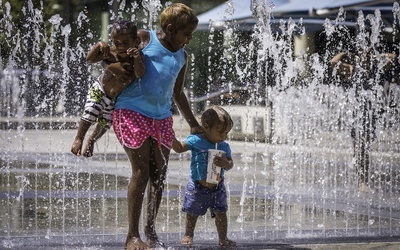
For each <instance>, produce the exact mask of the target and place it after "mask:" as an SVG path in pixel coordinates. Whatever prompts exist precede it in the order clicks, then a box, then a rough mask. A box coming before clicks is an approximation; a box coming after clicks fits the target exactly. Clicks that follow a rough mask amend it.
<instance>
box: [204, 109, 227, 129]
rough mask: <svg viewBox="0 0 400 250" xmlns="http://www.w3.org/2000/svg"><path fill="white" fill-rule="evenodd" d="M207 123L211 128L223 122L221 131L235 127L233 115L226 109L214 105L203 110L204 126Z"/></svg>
mask: <svg viewBox="0 0 400 250" xmlns="http://www.w3.org/2000/svg"><path fill="white" fill-rule="evenodd" d="M206 124H207V125H208V126H209V127H210V128H213V127H214V126H217V125H220V124H222V125H223V126H222V129H221V131H225V130H226V129H227V128H232V127H233V121H232V118H231V116H230V115H229V113H228V112H227V111H226V110H225V109H223V108H221V107H219V106H212V107H210V108H208V109H206V110H205V111H204V112H203V114H202V115H201V125H202V126H204V125H206Z"/></svg>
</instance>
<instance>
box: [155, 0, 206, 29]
mask: <svg viewBox="0 0 400 250" xmlns="http://www.w3.org/2000/svg"><path fill="white" fill-rule="evenodd" d="M198 23H199V19H198V18H197V16H196V14H195V13H194V11H193V10H192V9H191V8H189V7H188V6H186V5H185V4H183V3H174V4H172V5H170V6H169V7H167V8H166V9H165V10H164V11H163V12H161V14H160V25H161V28H162V30H163V31H164V32H166V28H167V26H168V24H172V25H173V26H174V27H175V29H176V30H182V29H183V28H184V27H185V26H187V25H191V24H196V25H197V24H198Z"/></svg>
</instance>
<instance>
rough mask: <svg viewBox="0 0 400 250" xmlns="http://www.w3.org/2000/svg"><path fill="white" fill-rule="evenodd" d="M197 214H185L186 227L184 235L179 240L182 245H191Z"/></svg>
mask: <svg viewBox="0 0 400 250" xmlns="http://www.w3.org/2000/svg"><path fill="white" fill-rule="evenodd" d="M198 217H199V216H197V215H193V214H189V213H187V214H186V229H185V235H184V236H183V238H182V240H181V244H182V245H192V244H193V237H194V229H195V228H196V222H197V218H198Z"/></svg>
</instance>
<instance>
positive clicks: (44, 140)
mask: <svg viewBox="0 0 400 250" xmlns="http://www.w3.org/2000/svg"><path fill="white" fill-rule="evenodd" d="M176 119H178V118H176ZM175 131H176V133H177V137H178V138H184V137H185V136H186V135H187V134H188V127H187V126H185V125H181V123H177V125H176V127H175ZM75 132H76V131H75V130H57V129H49V130H39V131H37V130H25V131H17V130H1V131H0V151H1V152H3V153H4V152H9V153H10V154H12V153H15V152H26V153H29V154H31V153H33V154H35V153H37V154H57V153H65V152H69V149H70V146H71V144H72V141H73V138H74V136H75ZM230 144H231V147H232V151H233V152H238V153H246V154H253V153H263V152H265V151H266V150H269V151H271V150H279V146H274V147H270V146H269V145H266V144H264V143H256V144H255V143H252V142H244V141H231V142H230ZM114 145H115V146H114ZM106 148H107V149H108V150H110V148H112V151H113V152H111V153H112V154H115V153H117V154H119V155H121V156H123V155H124V154H125V153H124V151H123V149H122V147H121V146H120V145H119V143H118V142H117V140H116V138H115V136H114V134H113V133H112V132H110V133H109V134H107V135H106V136H105V137H104V138H103V139H102V140H101V141H100V142H99V143H98V144H97V148H96V150H97V151H98V152H103V151H104V150H105V149H106ZM249 149H251V150H249ZM286 149H287V147H286ZM310 150H311V151H312V150H317V148H310ZM321 153H323V152H322V151H321ZM336 153H338V154H341V153H343V154H346V153H348V152H347V151H346V149H342V148H338V149H337V152H336ZM173 157H174V156H173ZM83 237H84V236H83ZM99 237H100V238H99V239H91V240H87V239H83V240H82V239H79V238H78V237H75V238H73V237H72V238H68V239H66V238H65V237H64V238H58V239H57V238H52V240H51V241H49V240H48V239H44V238H40V237H39V238H38V237H35V238H29V237H24V238H12V239H7V238H6V237H5V235H2V233H1V232H0V249H21V250H23V249H44V250H46V249H93V250H94V249H122V248H121V246H120V242H123V238H124V236H123V235H118V236H115V235H114V236H104V235H103V236H99ZM70 240H71V241H72V242H75V243H74V244H73V245H71V246H70V247H65V245H64V244H63V242H64V243H65V242H70ZM166 243H167V245H168V246H169V247H168V249H218V248H216V247H215V243H214V242H206V241H205V242H198V243H196V244H195V245H194V246H193V247H191V248H185V247H181V246H180V245H179V243H178V241H177V240H176V239H175V240H166ZM236 249H346V250H347V249H349V250H350V249H389V250H392V249H393V250H394V249H400V238H399V237H379V238H373V237H365V238H360V237H357V238H329V239H292V240H288V241H286V242H258V241H257V240H252V241H251V242H249V241H239V242H238V247H237V248H236Z"/></svg>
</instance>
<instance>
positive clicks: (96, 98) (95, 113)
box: [82, 80, 114, 129]
mask: <svg viewBox="0 0 400 250" xmlns="http://www.w3.org/2000/svg"><path fill="white" fill-rule="evenodd" d="M113 111H114V100H112V99H111V98H110V97H108V96H107V95H106V94H105V93H104V91H103V87H102V86H101V83H100V82H99V80H96V81H95V82H94V83H93V84H92V86H90V88H89V91H88V94H87V98H86V104H85V110H84V112H83V115H82V119H83V120H85V121H88V122H90V123H92V124H93V123H95V122H97V123H98V124H100V125H101V126H103V127H104V128H107V129H109V128H110V127H111V125H112V113H113Z"/></svg>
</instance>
